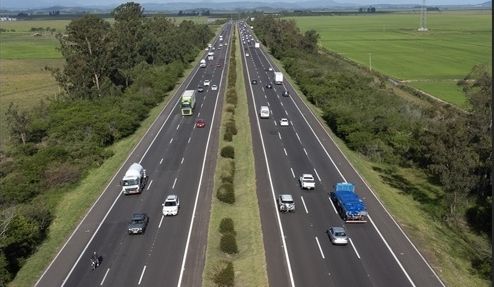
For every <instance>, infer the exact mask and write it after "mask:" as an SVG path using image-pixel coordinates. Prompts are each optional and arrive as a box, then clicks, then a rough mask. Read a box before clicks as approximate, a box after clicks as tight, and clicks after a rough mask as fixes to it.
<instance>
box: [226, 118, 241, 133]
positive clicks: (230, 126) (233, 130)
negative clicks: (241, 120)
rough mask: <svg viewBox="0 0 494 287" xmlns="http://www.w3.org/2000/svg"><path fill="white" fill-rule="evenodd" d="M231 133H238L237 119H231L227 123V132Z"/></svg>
mask: <svg viewBox="0 0 494 287" xmlns="http://www.w3.org/2000/svg"><path fill="white" fill-rule="evenodd" d="M227 132H228V133H231V134H232V135H237V132H238V130H237V125H235V120H233V119H231V120H229V121H227V122H226V123H225V133H227Z"/></svg>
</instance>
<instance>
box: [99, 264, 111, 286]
mask: <svg viewBox="0 0 494 287" xmlns="http://www.w3.org/2000/svg"><path fill="white" fill-rule="evenodd" d="M108 272H110V268H108V269H106V272H105V276H103V279H101V283H99V286H103V283H105V279H106V276H107V275H108Z"/></svg>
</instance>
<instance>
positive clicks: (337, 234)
mask: <svg viewBox="0 0 494 287" xmlns="http://www.w3.org/2000/svg"><path fill="white" fill-rule="evenodd" d="M334 235H336V236H345V235H346V234H345V232H335V233H334Z"/></svg>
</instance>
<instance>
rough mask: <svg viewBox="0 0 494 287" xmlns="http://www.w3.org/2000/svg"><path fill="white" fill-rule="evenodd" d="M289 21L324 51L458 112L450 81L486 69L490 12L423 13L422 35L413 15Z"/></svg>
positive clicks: (457, 93)
mask: <svg viewBox="0 0 494 287" xmlns="http://www.w3.org/2000/svg"><path fill="white" fill-rule="evenodd" d="M293 19H294V20H295V21H296V22H297V25H298V26H299V27H300V29H301V30H302V31H306V30H309V29H314V30H316V31H317V32H318V33H319V34H320V44H321V45H322V46H323V47H325V48H326V49H328V50H331V51H335V52H337V53H339V54H341V55H342V56H343V57H345V58H349V59H351V60H353V61H355V62H357V63H359V64H362V65H364V66H367V67H372V70H377V71H379V72H381V73H383V74H386V75H389V76H391V77H394V78H397V79H399V80H402V81H406V82H407V84H408V85H410V86H412V87H415V88H418V89H421V90H423V91H425V92H427V93H429V94H432V95H433V96H436V97H438V98H441V99H443V100H445V101H448V102H450V103H453V104H455V105H458V106H460V107H465V105H466V99H465V97H464V95H463V94H462V92H461V89H459V88H458V87H457V86H456V81H457V80H458V79H463V78H464V77H465V76H466V75H467V74H468V73H469V72H470V70H471V69H472V67H473V66H474V65H477V64H484V65H487V66H488V67H489V68H491V67H492V56H491V53H492V24H491V19H492V16H491V11H490V10H485V11H463V12H460V11H451V12H429V13H428V18H427V27H428V28H429V31H428V32H418V31H417V28H418V26H419V21H420V18H419V14H418V13H389V14H375V15H370V14H366V15H349V16H307V17H294V18H293Z"/></svg>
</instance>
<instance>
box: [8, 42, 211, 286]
mask: <svg viewBox="0 0 494 287" xmlns="http://www.w3.org/2000/svg"><path fill="white" fill-rule="evenodd" d="M201 56H202V52H201V53H200V55H198V56H197V57H196V59H195V61H194V63H192V64H191V65H190V68H189V69H187V70H186V71H185V72H184V76H183V77H182V78H181V79H180V80H179V82H178V84H177V85H176V87H175V89H174V90H173V91H171V92H169V93H168V94H169V96H167V97H166V98H165V100H164V101H163V102H162V103H161V104H160V105H158V106H156V107H155V108H153V109H152V110H151V111H150V112H149V116H148V117H147V118H146V119H145V120H144V121H143V122H142V123H141V127H140V128H139V129H138V130H137V131H136V132H135V133H134V134H133V135H132V136H130V137H128V138H126V139H124V140H122V141H119V142H118V143H116V144H114V145H112V146H111V147H110V148H109V149H111V150H112V152H113V153H114V155H113V156H112V157H111V158H109V159H108V160H107V161H105V163H104V164H103V165H102V166H101V167H99V168H97V169H94V170H91V171H90V172H89V173H88V176H86V177H85V178H84V179H83V180H82V181H81V182H80V184H79V185H78V186H77V187H75V188H74V189H73V190H70V191H68V192H66V193H63V194H60V193H59V194H58V195H56V196H54V198H53V200H55V201H58V202H57V203H56V207H55V211H54V217H55V218H54V220H53V222H52V224H51V225H50V228H49V229H50V230H49V232H48V236H47V238H46V240H45V241H44V242H43V244H41V245H40V247H39V248H38V250H37V251H36V253H35V254H33V255H32V256H31V257H30V258H29V259H28V260H27V261H26V264H25V265H24V266H23V267H22V269H21V270H19V272H18V273H17V276H16V277H15V279H14V280H13V281H12V282H10V284H9V286H34V284H35V282H36V280H37V279H38V278H39V276H41V274H42V273H43V271H44V270H45V269H46V267H47V266H48V265H49V264H50V262H51V260H52V259H53V258H54V257H55V255H56V254H57V252H58V251H59V250H60V249H61V248H62V246H63V244H64V243H65V241H66V240H67V239H68V237H69V236H70V234H71V233H72V231H73V230H74V228H75V227H76V226H77V224H78V223H79V222H80V220H81V219H82V218H83V217H84V215H85V214H86V212H87V211H88V209H89V208H90V207H91V205H92V204H93V203H94V201H95V200H96V199H97V198H98V196H99V195H100V194H101V193H102V192H104V190H105V187H106V185H107V184H108V183H109V181H110V179H111V178H112V177H113V175H114V174H115V173H116V172H117V170H118V169H119V168H120V166H121V165H122V164H123V163H124V162H125V160H126V159H127V157H128V155H129V153H130V152H131V151H132V149H133V148H134V147H135V146H136V145H137V144H138V142H139V141H140V139H141V138H142V137H143V136H144V135H145V133H146V131H147V130H148V128H149V127H150V126H151V124H152V123H153V122H154V120H155V119H156V117H158V115H159V114H160V112H161V111H162V110H163V108H164V107H165V106H166V105H167V104H168V102H169V101H170V99H171V96H170V95H174V94H175V93H176V91H177V89H178V87H179V86H180V85H179V84H180V83H182V82H183V81H185V79H186V78H187V76H188V75H189V74H190V72H191V71H192V70H193V67H195V66H196V64H197V62H199V60H200V59H201V58H202V57H201Z"/></svg>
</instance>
